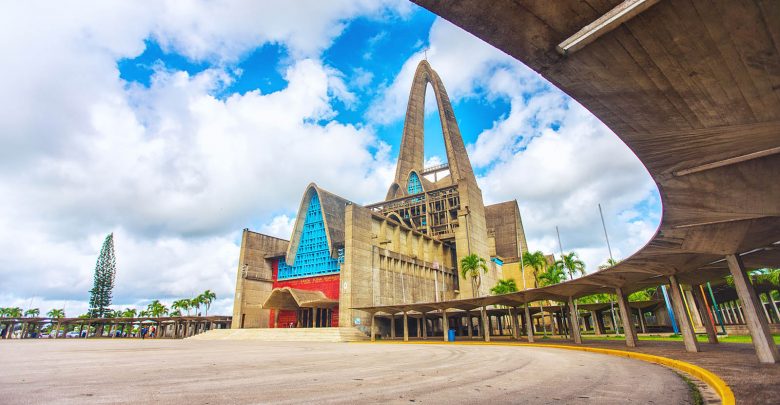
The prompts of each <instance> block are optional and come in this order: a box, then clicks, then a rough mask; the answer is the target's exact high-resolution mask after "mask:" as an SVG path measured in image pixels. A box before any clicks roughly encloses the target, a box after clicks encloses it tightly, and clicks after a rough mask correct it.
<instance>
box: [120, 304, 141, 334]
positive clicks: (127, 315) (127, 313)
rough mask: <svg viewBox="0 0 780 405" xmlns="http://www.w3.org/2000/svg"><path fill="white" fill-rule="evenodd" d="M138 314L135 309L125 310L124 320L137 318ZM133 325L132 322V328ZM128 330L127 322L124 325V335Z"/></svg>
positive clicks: (122, 315) (122, 313)
mask: <svg viewBox="0 0 780 405" xmlns="http://www.w3.org/2000/svg"><path fill="white" fill-rule="evenodd" d="M137 314H138V311H137V310H136V309H135V308H125V310H124V311H122V312H121V315H120V316H121V317H122V318H135V316H136V315H137ZM132 325H133V323H132V322H130V326H131V327H132ZM126 328H127V322H124V323H122V335H124V334H125V329H126Z"/></svg>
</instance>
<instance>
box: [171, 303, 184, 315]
mask: <svg viewBox="0 0 780 405" xmlns="http://www.w3.org/2000/svg"><path fill="white" fill-rule="evenodd" d="M171 308H173V305H171ZM168 315H170V316H181V311H180V310H178V309H177V310H175V311H171V313H169V314H168Z"/></svg>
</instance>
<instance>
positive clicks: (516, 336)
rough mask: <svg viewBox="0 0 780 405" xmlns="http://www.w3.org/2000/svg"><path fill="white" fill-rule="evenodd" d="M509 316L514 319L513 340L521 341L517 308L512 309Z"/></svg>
mask: <svg viewBox="0 0 780 405" xmlns="http://www.w3.org/2000/svg"><path fill="white" fill-rule="evenodd" d="M509 314H510V317H511V318H512V339H514V340H518V339H520V320H519V319H518V318H517V308H515V307H512V308H510V309H509Z"/></svg>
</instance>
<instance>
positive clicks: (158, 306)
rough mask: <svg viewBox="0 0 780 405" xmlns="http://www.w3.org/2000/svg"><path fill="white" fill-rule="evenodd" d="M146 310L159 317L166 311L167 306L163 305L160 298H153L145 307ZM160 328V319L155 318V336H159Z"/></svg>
mask: <svg viewBox="0 0 780 405" xmlns="http://www.w3.org/2000/svg"><path fill="white" fill-rule="evenodd" d="M147 310H148V311H149V315H151V316H152V317H155V318H159V317H161V316H164V315H165V314H167V313H168V308H167V307H166V306H165V305H163V304H162V303H161V302H160V300H154V301H152V303H151V304H149V306H148V307H147ZM161 330H162V321H160V320H159V319H158V320H157V335H156V336H155V337H159V336H160V333H161Z"/></svg>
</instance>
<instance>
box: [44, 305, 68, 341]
mask: <svg viewBox="0 0 780 405" xmlns="http://www.w3.org/2000/svg"><path fill="white" fill-rule="evenodd" d="M46 316H48V317H49V318H54V319H57V327H56V328H55V329H54V338H55V339H56V338H57V335H58V334H59V330H60V318H64V317H65V308H59V309H57V308H54V309H52V310H50V311H49V312H47V313H46Z"/></svg>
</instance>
